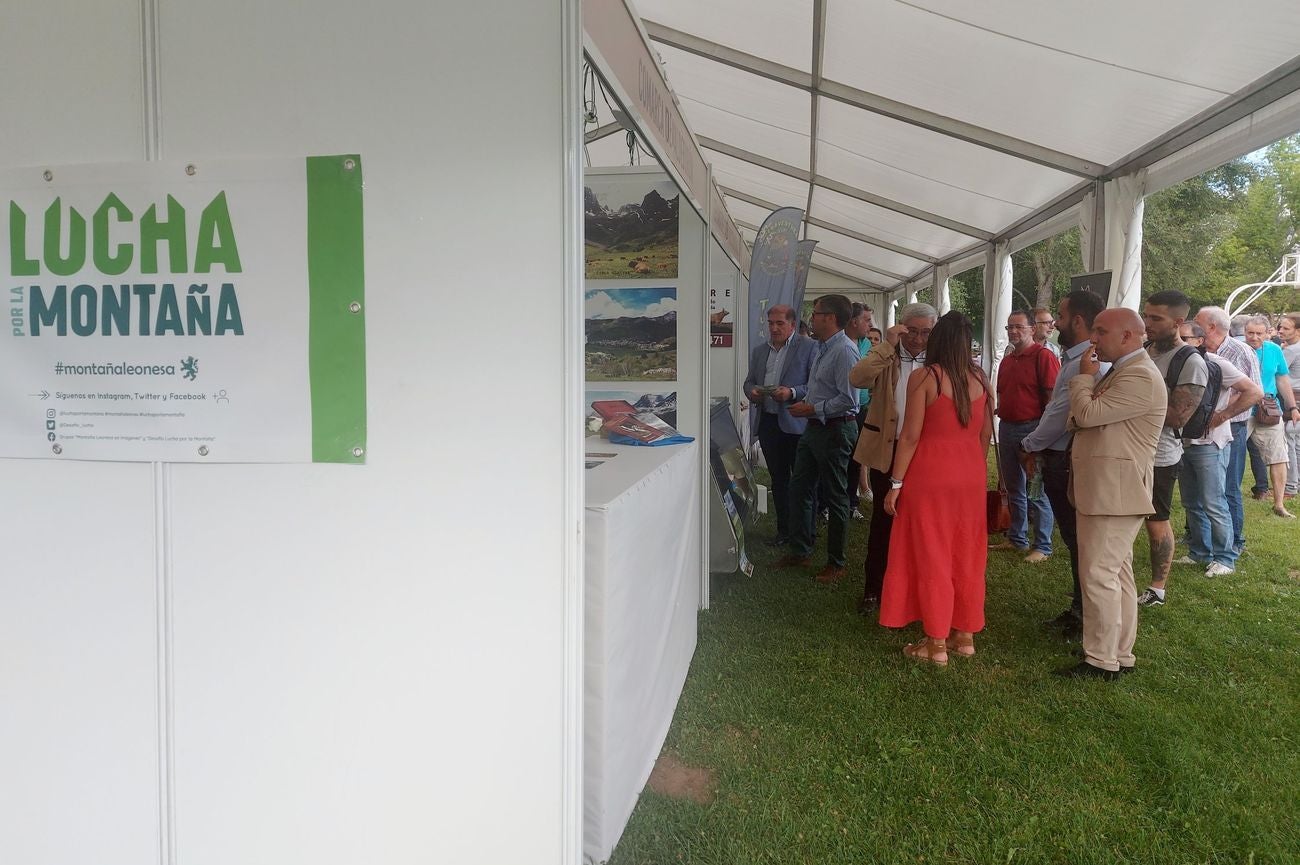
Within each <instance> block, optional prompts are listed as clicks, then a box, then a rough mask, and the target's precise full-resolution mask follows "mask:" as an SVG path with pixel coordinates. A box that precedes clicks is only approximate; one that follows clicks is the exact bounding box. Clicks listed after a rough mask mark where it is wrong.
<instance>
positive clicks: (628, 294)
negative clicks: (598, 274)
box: [584, 288, 677, 318]
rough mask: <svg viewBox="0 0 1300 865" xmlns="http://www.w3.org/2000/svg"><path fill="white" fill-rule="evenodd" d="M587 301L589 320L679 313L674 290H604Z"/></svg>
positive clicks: (588, 293) (598, 291)
mask: <svg viewBox="0 0 1300 865" xmlns="http://www.w3.org/2000/svg"><path fill="white" fill-rule="evenodd" d="M584 299H585V301H586V304H585V307H586V313H587V318H621V317H624V316H627V317H631V318H637V317H646V318H655V317H657V316H661V315H663V314H664V313H666V312H673V311H676V309H677V289H675V288H601V289H597V290H594V291H588V292H587V293H586V294H585V295H584Z"/></svg>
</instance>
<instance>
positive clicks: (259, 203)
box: [0, 155, 366, 463]
mask: <svg viewBox="0 0 1300 865" xmlns="http://www.w3.org/2000/svg"><path fill="white" fill-rule="evenodd" d="M361 189H362V183H361V158H360V157H359V156H356V155H343V156H319V157H309V158H306V159H268V160H249V161H238V162H235V161H230V162H217V163H206V162H201V163H195V164H185V163H159V162H155V163H134V164H124V165H77V166H65V167H53V168H33V169H15V170H7V171H3V172H0V261H2V262H3V265H0V266H3V267H5V268H6V271H5V272H6V273H7V280H6V282H7V284H6V285H4V286H3V289H4V290H5V292H6V293H7V298H6V301H7V308H8V313H9V315H8V322H7V323H6V324H5V327H4V330H3V332H2V334H0V369H3V371H4V372H3V375H0V406H3V408H0V456H3V457H47V458H54V459H88V460H126V461H162V462H348V463H362V462H364V461H365V448H366V395H365V380H366V377H365V316H364V306H365V294H364V288H365V284H364V278H363V265H364V260H363V255H362V201H361V199H362V192H361Z"/></svg>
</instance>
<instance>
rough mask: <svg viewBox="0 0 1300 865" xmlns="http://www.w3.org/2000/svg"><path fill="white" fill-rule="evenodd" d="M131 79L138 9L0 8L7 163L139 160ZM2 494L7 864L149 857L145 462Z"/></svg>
mask: <svg viewBox="0 0 1300 865" xmlns="http://www.w3.org/2000/svg"><path fill="white" fill-rule="evenodd" d="M140 70H141V48H140V6H139V3H138V2H137V0H103V2H98V3H94V4H86V3H82V2H78V0H5V2H4V4H3V11H2V12H0V117H3V118H4V122H3V123H0V165H2V166H6V167H12V166H21V165H54V166H58V165H64V164H68V163H78V162H108V161H124V160H133V159H139V158H140V157H141V156H142V154H143V147H144V146H143V134H142V132H141V129H142V123H141V104H142V100H141V97H140V78H141V72H140ZM0 374H3V373H0ZM48 404H49V405H50V406H51V407H53V408H55V409H56V410H57V402H56V400H54V399H51V400H50V401H49V403H48ZM0 490H3V491H4V492H3V494H0V514H2V515H3V519H4V524H5V533H6V537H7V538H8V539H9V543H8V544H7V545H6V550H5V554H4V565H3V567H0V767H2V768H0V778H3V780H0V862H6V863H9V862H14V863H19V862H21V863H23V865H65V863H66V865H72V863H85V862H97V863H104V865H144V863H155V862H157V861H158V857H159V834H158V833H159V787H160V784H159V757H158V753H159V752H158V667H157V660H156V659H157V645H158V639H157V622H158V618H157V615H156V609H157V608H156V585H157V584H156V581H155V571H154V561H155V556H154V551H155V545H154V509H153V474H152V469H151V468H150V467H149V466H147V465H107V464H100V463H86V462H65V463H59V462H55V461H53V460H49V461H47V460H27V461H22V460H0Z"/></svg>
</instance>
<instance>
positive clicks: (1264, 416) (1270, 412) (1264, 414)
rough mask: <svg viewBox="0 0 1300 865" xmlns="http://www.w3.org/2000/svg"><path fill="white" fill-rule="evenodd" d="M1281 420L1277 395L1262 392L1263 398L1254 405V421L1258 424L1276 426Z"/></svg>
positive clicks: (1280, 409)
mask: <svg viewBox="0 0 1300 865" xmlns="http://www.w3.org/2000/svg"><path fill="white" fill-rule="evenodd" d="M1281 422H1282V406H1281V405H1279V404H1278V401H1277V397H1276V396H1273V395H1272V394H1267V393H1266V394H1264V398H1263V399H1262V400H1260V401H1259V405H1257V406H1255V423H1257V424H1258V425H1259V426H1277V425H1278V424H1279V423H1281Z"/></svg>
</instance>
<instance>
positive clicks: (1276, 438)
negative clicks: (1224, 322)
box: [1246, 315, 1300, 519]
mask: <svg viewBox="0 0 1300 865" xmlns="http://www.w3.org/2000/svg"><path fill="white" fill-rule="evenodd" d="M1269 327H1270V322H1269V320H1268V317H1267V316H1263V315H1257V316H1255V317H1253V318H1251V319H1250V320H1249V321H1247V322H1246V345H1248V346H1250V347H1251V348H1253V349H1254V350H1255V356H1256V357H1257V358H1259V382H1260V386H1261V387H1262V388H1263V391H1264V397H1265V399H1267V398H1268V397H1270V396H1271V397H1272V398H1273V400H1274V402H1275V403H1276V405H1277V407H1278V408H1279V409H1280V410H1281V412H1282V422H1278V421H1274V422H1273V423H1272V424H1264V423H1260V411H1261V409H1260V408H1256V409H1255V416H1254V417H1253V418H1251V420H1250V441H1251V443H1252V444H1254V446H1255V450H1256V451H1257V452H1258V453H1259V455H1260V458H1261V459H1262V460H1263V461H1264V463H1265V464H1267V465H1268V479H1269V486H1270V487H1271V488H1272V491H1273V513H1275V514H1277V515H1278V516H1279V517H1284V518H1285V519H1293V518H1294V517H1295V514H1293V513H1291V512H1290V511H1288V510H1287V509H1286V507H1285V505H1284V504H1283V500H1284V497H1285V493H1286V467H1287V463H1288V459H1287V452H1286V427H1285V426H1284V423H1285V422H1286V421H1294V420H1295V419H1296V417H1297V416H1300V413H1298V412H1297V409H1296V404H1295V397H1294V396H1293V394H1292V392H1291V379H1290V377H1289V376H1288V375H1287V366H1286V358H1285V357H1284V356H1283V354H1282V349H1281V348H1279V347H1278V345H1277V344H1276V343H1273V342H1269V340H1268V329H1269Z"/></svg>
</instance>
